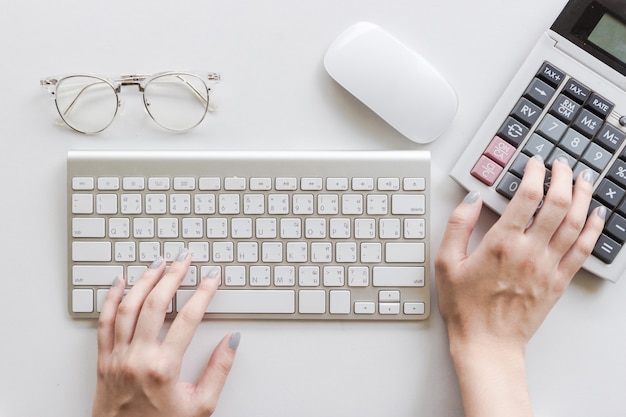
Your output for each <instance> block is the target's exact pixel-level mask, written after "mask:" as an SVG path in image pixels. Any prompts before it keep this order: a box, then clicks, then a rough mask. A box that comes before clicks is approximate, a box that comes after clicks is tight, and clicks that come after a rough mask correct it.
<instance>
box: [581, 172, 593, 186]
mask: <svg viewBox="0 0 626 417" xmlns="http://www.w3.org/2000/svg"><path fill="white" fill-rule="evenodd" d="M583 180H585V181H587V182H588V183H593V172H592V171H591V170H590V169H586V170H584V171H583Z"/></svg>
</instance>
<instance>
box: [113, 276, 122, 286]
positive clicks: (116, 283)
mask: <svg viewBox="0 0 626 417" xmlns="http://www.w3.org/2000/svg"><path fill="white" fill-rule="evenodd" d="M122 280H123V278H120V277H115V279H114V280H113V282H112V283H111V287H116V286H117V285H118V284H119V283H120V282H121V281H122Z"/></svg>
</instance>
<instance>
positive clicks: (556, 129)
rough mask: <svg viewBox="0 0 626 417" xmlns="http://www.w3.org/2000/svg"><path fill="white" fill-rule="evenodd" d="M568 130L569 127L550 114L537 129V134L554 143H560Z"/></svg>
mask: <svg viewBox="0 0 626 417" xmlns="http://www.w3.org/2000/svg"><path fill="white" fill-rule="evenodd" d="M566 130H567V125H566V124H565V123H563V122H562V121H560V120H558V119H557V118H556V117H554V116H552V115H550V114H548V115H547V116H546V117H544V118H543V120H542V121H541V123H539V126H538V127H537V133H541V135H542V136H543V137H545V138H546V139H550V140H551V141H552V142H553V143H556V142H558V141H559V139H561V137H562V136H563V134H564V133H565V131H566Z"/></svg>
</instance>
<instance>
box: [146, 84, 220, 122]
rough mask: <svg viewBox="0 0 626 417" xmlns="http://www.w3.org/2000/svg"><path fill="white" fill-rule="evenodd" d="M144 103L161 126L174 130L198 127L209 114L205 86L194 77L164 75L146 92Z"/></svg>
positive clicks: (148, 86)
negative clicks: (207, 113)
mask: <svg viewBox="0 0 626 417" xmlns="http://www.w3.org/2000/svg"><path fill="white" fill-rule="evenodd" d="M143 97H144V104H145V106H146V109H147V110H148V113H149V114H150V116H151V117H152V118H153V119H154V121H155V122H156V123H158V124H159V125H161V126H162V127H164V128H166V129H170V130H175V131H183V130H188V129H191V128H193V127H195V126H196V125H198V124H199V123H200V122H201V121H202V120H203V119H204V116H205V115H206V112H207V108H208V105H209V94H208V89H207V86H206V84H205V83H204V82H203V81H202V80H201V79H200V78H198V77H196V76H194V75H191V74H165V75H162V76H159V77H156V78H154V79H152V80H151V81H150V82H149V83H148V84H147V85H146V86H145V89H144V93H143Z"/></svg>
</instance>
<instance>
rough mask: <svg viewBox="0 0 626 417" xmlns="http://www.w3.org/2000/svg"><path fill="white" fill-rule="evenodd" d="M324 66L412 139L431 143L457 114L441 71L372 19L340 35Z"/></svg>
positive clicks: (455, 100)
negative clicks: (371, 21) (372, 21)
mask: <svg viewBox="0 0 626 417" xmlns="http://www.w3.org/2000/svg"><path fill="white" fill-rule="evenodd" d="M324 67H325V68H326V71H327V72H328V73H329V74H330V76H331V77H333V78H334V79H335V80H336V81H337V82H338V83H339V84H341V85H342V86H343V87H344V88H345V89H346V90H348V91H349V92H350V93H352V94H353V95H354V96H355V97H356V98H358V99H359V100H361V101H362V102H363V103H365V104H366V105H367V106H368V107H369V108H370V109H372V110H373V111H374V112H376V113H377V114H378V115H379V116H380V117H382V118H383V119H384V120H385V121H386V122H387V123H389V124H390V125H391V126H393V127H394V128H395V129H396V130H398V131H399V132H400V133H402V134H403V135H404V136H406V137H407V138H409V139H411V140H412V141H414V142H417V143H429V142H432V141H433V140H435V139H436V138H438V137H439V136H440V135H441V134H442V133H443V132H444V131H445V130H446V128H447V127H448V126H449V125H450V123H451V122H452V119H453V118H454V115H455V114H456V110H457V106H458V100H457V96H456V93H455V92H454V90H453V89H452V87H451V86H450V84H449V83H448V82H447V81H446V80H445V79H444V78H443V76H442V75H441V74H440V73H439V71H437V70H436V69H435V68H434V67H433V66H432V65H431V64H430V63H429V62H428V61H427V60H426V59H425V58H424V57H422V56H421V55H419V54H418V53H416V52H415V51H413V50H412V49H410V48H409V47H407V46H406V45H404V44H403V43H402V42H400V41H399V40H398V39H396V38H395V37H394V36H392V35H390V34H389V33H387V32H386V31H384V30H383V29H381V28H380V27H379V26H377V25H375V24H373V23H369V22H360V23H357V24H355V25H353V26H351V27H349V28H348V29H347V30H346V31H344V32H343V33H342V34H340V35H339V36H338V37H337V39H336V40H335V41H334V42H333V43H332V45H331V46H330V47H329V48H328V50H327V51H326V54H325V56H324Z"/></svg>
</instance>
